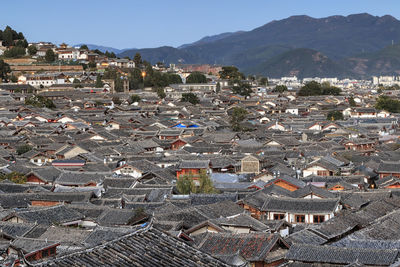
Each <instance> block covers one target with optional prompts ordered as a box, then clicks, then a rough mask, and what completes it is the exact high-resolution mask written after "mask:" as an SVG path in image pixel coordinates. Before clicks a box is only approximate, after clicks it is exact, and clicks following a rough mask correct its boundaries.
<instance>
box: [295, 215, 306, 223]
mask: <svg viewBox="0 0 400 267" xmlns="http://www.w3.org/2000/svg"><path fill="white" fill-rule="evenodd" d="M294 218H295V221H296V222H297V223H304V222H306V216H305V215H295V216H294Z"/></svg>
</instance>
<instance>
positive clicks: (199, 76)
mask: <svg viewBox="0 0 400 267" xmlns="http://www.w3.org/2000/svg"><path fill="white" fill-rule="evenodd" d="M186 83H207V78H206V76H205V75H204V74H203V73H201V72H198V71H195V72H192V73H191V74H190V75H189V76H188V77H187V78H186Z"/></svg>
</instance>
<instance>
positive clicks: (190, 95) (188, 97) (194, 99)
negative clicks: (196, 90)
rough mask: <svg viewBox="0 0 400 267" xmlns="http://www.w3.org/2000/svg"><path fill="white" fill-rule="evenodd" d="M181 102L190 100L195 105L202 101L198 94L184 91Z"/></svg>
mask: <svg viewBox="0 0 400 267" xmlns="http://www.w3.org/2000/svg"><path fill="white" fill-rule="evenodd" d="M181 102H189V103H191V104H193V105H196V104H198V103H200V100H199V98H198V97H197V95H195V94H193V93H183V94H182V98H181Z"/></svg>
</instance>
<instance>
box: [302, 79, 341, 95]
mask: <svg viewBox="0 0 400 267" xmlns="http://www.w3.org/2000/svg"><path fill="white" fill-rule="evenodd" d="M341 92H342V90H341V89H340V88H338V87H335V86H331V85H330V84H329V83H324V84H323V85H321V84H320V83H318V82H316V81H311V82H308V83H306V84H305V85H304V86H303V87H301V88H300V90H299V92H298V95H299V96H314V95H340V93H341Z"/></svg>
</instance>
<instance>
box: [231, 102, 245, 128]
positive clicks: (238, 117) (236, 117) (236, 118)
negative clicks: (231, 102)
mask: <svg viewBox="0 0 400 267" xmlns="http://www.w3.org/2000/svg"><path fill="white" fill-rule="evenodd" d="M247 114H248V112H247V110H245V109H244V108H241V107H234V108H233V112H232V114H231V120H230V122H231V127H232V130H234V131H236V132H237V131H241V130H242V127H241V126H240V123H241V122H242V121H243V120H244V119H245V118H246V116H247Z"/></svg>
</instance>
